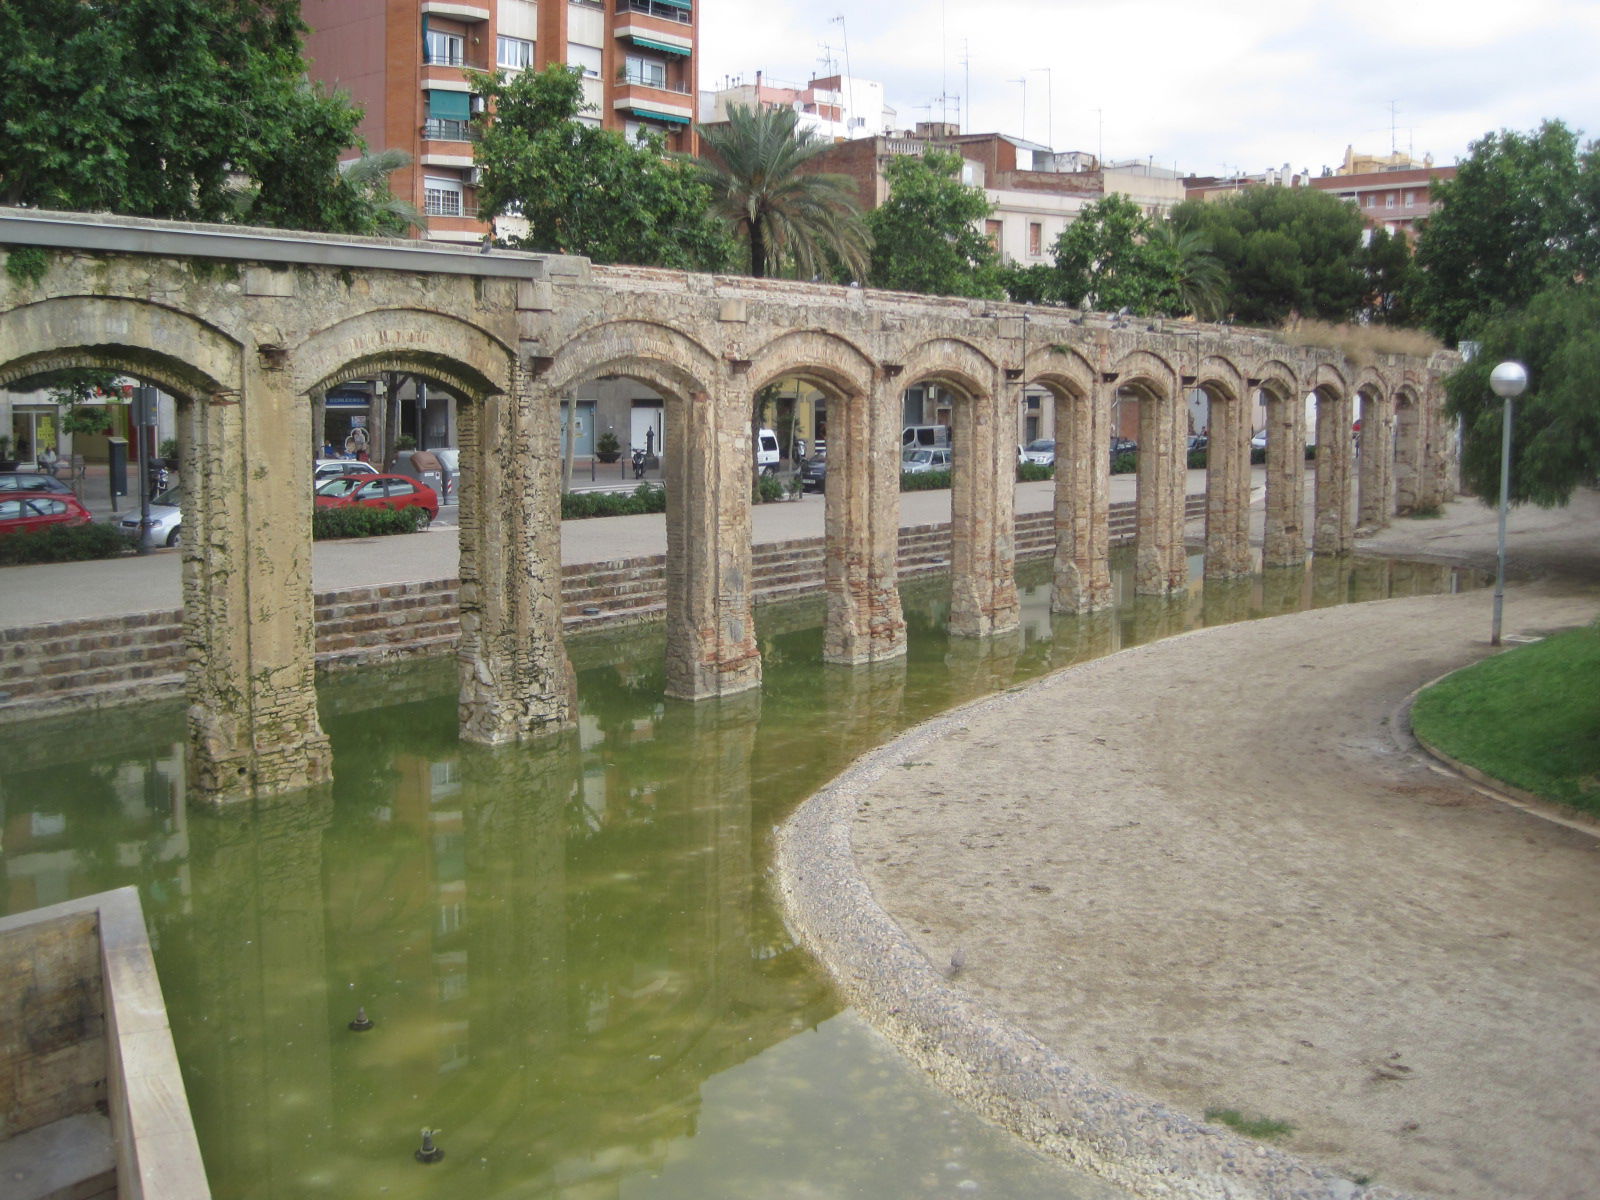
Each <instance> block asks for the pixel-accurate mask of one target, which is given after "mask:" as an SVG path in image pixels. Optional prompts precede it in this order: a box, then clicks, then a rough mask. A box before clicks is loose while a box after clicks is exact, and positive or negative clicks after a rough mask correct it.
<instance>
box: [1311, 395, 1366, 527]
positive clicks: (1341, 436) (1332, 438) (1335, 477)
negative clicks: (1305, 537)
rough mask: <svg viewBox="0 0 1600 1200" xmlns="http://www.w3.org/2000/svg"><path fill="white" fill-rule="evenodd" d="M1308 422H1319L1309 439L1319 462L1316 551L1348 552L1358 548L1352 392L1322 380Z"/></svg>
mask: <svg viewBox="0 0 1600 1200" xmlns="http://www.w3.org/2000/svg"><path fill="white" fill-rule="evenodd" d="M1307 407H1308V409H1309V410H1310V411H1309V412H1308V414H1307V419H1308V421H1310V420H1312V418H1313V414H1314V420H1315V424H1314V425H1311V426H1310V428H1311V429H1312V431H1313V432H1312V433H1311V435H1310V437H1309V438H1308V442H1309V443H1311V444H1313V445H1314V446H1315V449H1314V450H1313V451H1312V452H1311V453H1312V454H1313V455H1314V460H1313V461H1314V462H1315V464H1316V465H1315V472H1316V473H1315V492H1314V497H1313V502H1314V517H1313V522H1314V523H1313V529H1312V550H1313V551H1314V552H1315V553H1317V554H1322V555H1346V554H1349V553H1350V551H1351V550H1352V549H1354V547H1355V492H1354V484H1355V472H1354V470H1353V462H1354V442H1353V440H1352V430H1351V426H1352V425H1353V423H1354V418H1353V417H1352V415H1351V409H1352V399H1351V396H1350V393H1349V392H1348V391H1347V390H1345V389H1344V388H1343V387H1341V386H1339V385H1338V384H1336V383H1322V384H1319V385H1318V386H1317V387H1315V388H1313V389H1312V391H1311V393H1310V395H1309V397H1308V398H1307Z"/></svg>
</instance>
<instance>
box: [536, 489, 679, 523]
mask: <svg viewBox="0 0 1600 1200" xmlns="http://www.w3.org/2000/svg"><path fill="white" fill-rule="evenodd" d="M666 511H667V489H666V488H664V487H662V486H661V485H660V484H659V483H641V484H640V485H639V486H638V487H636V488H634V489H633V491H631V492H566V493H564V494H563V495H562V497H561V519H562V520H563V521H579V520H582V519H584V518H585V517H627V516H633V515H636V514H638V513H657V512H666Z"/></svg>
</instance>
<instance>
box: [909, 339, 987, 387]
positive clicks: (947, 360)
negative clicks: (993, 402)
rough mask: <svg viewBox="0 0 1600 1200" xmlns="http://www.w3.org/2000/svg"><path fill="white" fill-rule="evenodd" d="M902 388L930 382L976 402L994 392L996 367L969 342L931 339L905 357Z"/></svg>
mask: <svg viewBox="0 0 1600 1200" xmlns="http://www.w3.org/2000/svg"><path fill="white" fill-rule="evenodd" d="M903 365H904V367H905V371H904V373H903V374H902V376H901V380H902V382H901V386H902V387H915V386H916V385H917V384H919V383H926V382H933V383H938V384H943V385H950V386H953V387H955V388H956V389H957V390H958V391H959V392H961V393H962V394H963V395H964V396H965V398H966V399H968V400H976V399H977V398H979V397H980V396H988V395H990V394H992V393H993V392H994V390H995V379H996V376H997V375H998V373H999V367H998V364H996V362H995V361H994V359H992V358H990V357H989V356H988V355H987V354H985V353H984V352H983V351H982V350H980V349H978V348H977V347H976V346H974V345H973V344H972V343H971V342H968V341H963V340H961V339H960V338H932V339H930V340H928V341H926V342H922V343H921V344H919V345H918V346H916V347H915V348H914V349H912V350H911V352H910V353H908V354H907V355H906V356H905V360H904V363H903Z"/></svg>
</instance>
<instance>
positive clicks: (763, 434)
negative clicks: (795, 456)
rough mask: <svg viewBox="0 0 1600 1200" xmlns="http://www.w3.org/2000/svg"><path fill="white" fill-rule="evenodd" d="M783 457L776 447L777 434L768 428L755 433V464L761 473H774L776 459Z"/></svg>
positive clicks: (776, 463) (776, 465)
mask: <svg viewBox="0 0 1600 1200" xmlns="http://www.w3.org/2000/svg"><path fill="white" fill-rule="evenodd" d="M782 457H783V454H782V452H781V451H780V450H779V449H778V435H777V434H776V433H774V432H773V431H772V430H770V429H763V430H760V431H759V432H757V434H756V466H757V467H759V468H760V469H761V473H762V474H763V475H776V474H777V473H778V461H779V460H780V459H781V458H782Z"/></svg>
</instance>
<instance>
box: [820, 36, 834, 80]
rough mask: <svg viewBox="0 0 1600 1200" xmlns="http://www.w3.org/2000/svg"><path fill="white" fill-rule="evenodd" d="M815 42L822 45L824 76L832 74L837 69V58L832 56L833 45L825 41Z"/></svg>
mask: <svg viewBox="0 0 1600 1200" xmlns="http://www.w3.org/2000/svg"><path fill="white" fill-rule="evenodd" d="M817 44H818V45H819V46H821V47H822V59H821V62H822V73H823V75H825V76H826V75H832V74H833V73H834V72H835V71H836V70H838V68H837V66H836V65H835V64H836V61H837V60H836V59H835V58H834V57H833V47H832V46H831V45H829V44H828V43H827V42H818V43H817Z"/></svg>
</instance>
